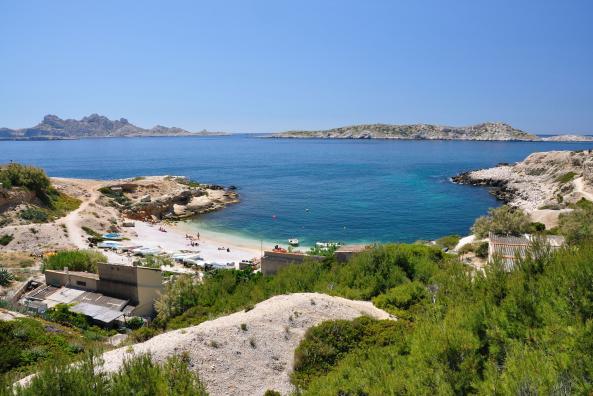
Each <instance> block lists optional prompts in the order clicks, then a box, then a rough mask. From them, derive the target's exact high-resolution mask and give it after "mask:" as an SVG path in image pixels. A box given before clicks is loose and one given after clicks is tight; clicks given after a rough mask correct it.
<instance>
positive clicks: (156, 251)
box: [132, 247, 162, 256]
mask: <svg viewBox="0 0 593 396" xmlns="http://www.w3.org/2000/svg"><path fill="white" fill-rule="evenodd" d="M161 251H162V250H161V249H159V248H150V247H140V248H138V249H134V250H132V253H134V254H137V255H140V256H147V255H150V254H159V253H161Z"/></svg>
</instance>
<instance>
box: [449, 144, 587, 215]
mask: <svg viewBox="0 0 593 396" xmlns="http://www.w3.org/2000/svg"><path fill="white" fill-rule="evenodd" d="M592 175H593V151H592V150H589V151H587V150H585V151H549V152H543V153H534V154H531V155H530V156H529V157H527V158H526V159H525V160H523V161H521V162H518V163H516V164H514V165H508V164H501V165H499V166H496V167H494V168H488V169H480V170H475V171H469V172H464V173H461V174H459V175H457V176H454V177H452V180H453V182H455V183H459V184H470V185H474V186H483V187H487V188H489V189H490V191H491V193H492V194H493V195H495V196H496V197H497V198H498V199H501V200H502V201H504V202H506V203H508V204H510V205H512V206H517V207H520V208H523V209H525V210H527V211H534V210H537V209H563V208H566V207H569V206H570V204H571V203H574V202H576V201H578V200H579V199H581V198H586V199H590V200H591V195H592V193H593V176H592Z"/></svg>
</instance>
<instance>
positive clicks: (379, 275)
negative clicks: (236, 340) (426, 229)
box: [156, 245, 444, 328]
mask: <svg viewBox="0 0 593 396" xmlns="http://www.w3.org/2000/svg"><path fill="white" fill-rule="evenodd" d="M443 262H444V254H443V253H442V252H441V251H440V249H437V248H434V247H429V246H422V245H385V246H378V247H376V248H374V249H372V250H370V251H368V252H364V253H361V254H360V255H357V256H355V257H353V258H352V259H351V260H350V261H349V262H348V263H345V264H342V263H337V262H336V261H335V260H334V259H330V258H328V259H326V260H325V261H324V262H322V263H317V262H307V263H304V264H302V265H298V266H289V267H286V268H283V269H282V270H281V271H279V272H278V274H276V275H275V276H273V277H264V276H262V275H261V273H253V272H251V270H245V271H213V272H211V273H208V274H206V275H205V278H204V280H203V282H202V283H198V282H197V281H195V280H193V279H192V278H191V277H189V276H179V277H177V278H176V279H175V280H174V281H173V282H170V283H169V284H168V285H167V287H166V290H165V292H164V293H163V295H162V297H161V298H160V299H159V300H157V303H156V309H157V312H158V315H157V319H156V321H157V323H160V324H161V325H163V326H167V327H169V328H180V327H185V326H189V325H193V324H198V323H201V322H203V321H205V320H208V319H210V318H212V317H215V316H219V315H221V314H225V313H230V312H235V311H237V310H240V309H243V308H246V307H249V306H253V304H255V303H258V302H260V301H263V300H265V299H267V298H269V297H271V296H274V295H278V294H284V293H291V292H313V291H317V292H322V293H327V294H331V295H340V296H344V297H348V298H353V299H364V300H370V299H371V298H373V297H375V296H378V295H379V294H382V293H385V292H386V291H387V290H389V289H391V288H393V287H395V286H398V285H400V284H402V283H405V282H409V281H411V280H414V279H419V280H421V281H424V282H425V281H427V280H428V279H430V277H431V276H432V274H433V273H434V272H435V271H436V270H437V268H438V266H439V265H440V264H441V263H443Z"/></svg>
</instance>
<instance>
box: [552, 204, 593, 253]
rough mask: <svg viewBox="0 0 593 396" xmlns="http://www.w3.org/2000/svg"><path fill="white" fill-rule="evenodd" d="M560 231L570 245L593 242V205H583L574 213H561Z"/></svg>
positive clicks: (576, 208)
mask: <svg viewBox="0 0 593 396" xmlns="http://www.w3.org/2000/svg"><path fill="white" fill-rule="evenodd" d="M558 230H559V231H560V233H561V234H562V235H564V236H565V237H566V241H567V242H568V243H570V244H580V243H585V242H587V241H588V242H589V243H591V242H592V241H593V205H589V204H586V203H581V204H580V205H579V206H576V207H575V209H574V210H573V211H572V212H568V213H561V214H560V216H559V220H558Z"/></svg>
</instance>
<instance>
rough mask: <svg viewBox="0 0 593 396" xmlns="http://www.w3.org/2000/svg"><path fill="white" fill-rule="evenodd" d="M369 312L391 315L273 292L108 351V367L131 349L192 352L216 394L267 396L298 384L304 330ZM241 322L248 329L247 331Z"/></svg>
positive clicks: (356, 304) (361, 305)
mask: <svg viewBox="0 0 593 396" xmlns="http://www.w3.org/2000/svg"><path fill="white" fill-rule="evenodd" d="M362 315H368V316H371V317H375V318H378V319H389V318H391V317H390V315H389V314H388V313H386V312H385V311H383V310H380V309H378V308H376V307H374V306H373V305H372V303H370V302H364V301H353V300H347V299H344V298H340V297H331V296H328V295H325V294H319V293H296V294H290V295H281V296H276V297H272V298H270V299H269V300H266V301H263V302H261V303H259V304H257V305H256V306H255V308H253V309H252V310H250V311H248V312H244V311H242V312H238V313H234V314H232V315H228V316H224V317H221V318H218V319H215V320H211V321H208V322H204V323H202V324H200V325H198V326H194V327H189V328H186V329H182V330H176V331H172V332H168V333H165V334H161V335H159V336H157V337H154V338H152V339H150V340H148V341H146V342H144V343H141V344H136V345H134V346H133V347H131V348H129V347H124V348H120V349H116V350H114V351H110V352H107V353H105V354H104V356H103V357H104V359H105V364H104V369H105V370H107V371H116V370H118V368H119V367H120V365H121V364H122V361H123V359H125V358H126V357H129V356H130V355H131V354H132V353H145V352H150V353H151V354H152V355H153V357H154V358H155V359H156V360H157V361H163V360H164V359H166V358H167V357H168V356H171V355H174V354H179V353H183V352H187V353H188V354H189V356H190V366H191V368H192V369H193V370H196V371H197V372H198V373H199V375H200V378H201V379H202V381H203V382H204V383H205V385H206V387H207V389H208V392H209V393H210V394H211V395H213V396H216V395H263V394H264V392H265V391H266V390H267V389H275V390H278V391H280V392H281V393H282V394H288V393H290V392H291V391H292V390H293V388H292V385H291V384H290V379H289V374H290V372H291V370H292V366H293V355H294V350H295V348H296V347H297V346H298V344H299V342H300V341H301V339H302V338H303V335H304V333H305V331H306V330H307V329H308V328H310V327H311V326H315V325H316V324H319V323H321V322H323V321H325V320H332V319H354V318H356V317H359V316H362ZM242 324H245V326H246V329H245V330H242V328H241V327H242Z"/></svg>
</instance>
